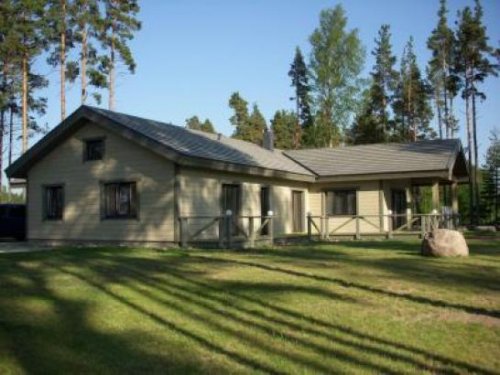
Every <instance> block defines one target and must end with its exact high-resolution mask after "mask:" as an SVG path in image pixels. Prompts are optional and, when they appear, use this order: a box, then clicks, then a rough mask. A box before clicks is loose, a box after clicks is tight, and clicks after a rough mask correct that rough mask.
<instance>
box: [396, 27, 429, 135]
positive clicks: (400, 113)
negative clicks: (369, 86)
mask: <svg viewBox="0 0 500 375" xmlns="http://www.w3.org/2000/svg"><path fill="white" fill-rule="evenodd" d="M398 82H399V83H398V86H397V88H396V91H395V98H394V102H393V112H394V116H395V131H394V134H393V140H395V141H413V142H414V141H416V140H418V139H424V138H433V137H435V135H436V134H435V132H434V130H433V129H432V128H431V126H430V121H431V119H432V109H431V106H430V103H429V96H430V87H429V85H428V84H427V83H426V82H425V80H424V79H423V78H422V74H421V72H420V68H419V67H418V64H417V57H416V56H415V52H414V49H413V38H412V37H410V40H409V41H408V43H407V44H406V46H405V49H404V53H403V57H402V59H401V71H400V78H399V81H398Z"/></svg>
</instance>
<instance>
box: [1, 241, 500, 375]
mask: <svg viewBox="0 0 500 375" xmlns="http://www.w3.org/2000/svg"><path fill="white" fill-rule="evenodd" d="M240 255H241V254H240ZM230 261H231V263H228V261H227V260H226V259H219V258H217V257H216V258H208V260H207V257H206V256H200V255H196V254H192V253H183V252H177V251H176V252H169V253H162V252H154V251H142V250H141V251H137V250H130V249H120V250H119V251H116V250H112V249H105V248H96V249H91V250H66V251H65V250H61V251H54V252H51V253H45V254H41V253H38V254H16V255H10V256H9V257H6V258H3V259H0V283H1V285H2V289H0V316H2V317H4V316H7V317H8V318H7V319H0V349H2V350H3V349H4V348H6V352H7V353H8V354H9V356H11V357H14V358H15V359H16V361H17V363H19V366H20V367H22V368H23V370H24V371H26V372H28V373H38V372H45V373H47V372H60V371H61V369H72V370H73V369H75V370H76V371H78V372H91V371H92V370H94V371H93V372H107V373H109V372H152V373H164V372H174V373H206V372H207V371H208V372H211V373H226V372H235V369H237V368H238V369H244V370H245V372H246V371H259V372H265V373H271V374H278V373H290V372H311V371H312V372H324V373H331V372H332V371H334V372H336V371H346V370H345V368H344V367H342V366H341V367H339V368H336V367H332V365H331V363H339V364H344V365H345V366H350V367H347V368H348V369H350V370H351V371H352V370H353V369H357V370H358V371H359V369H361V368H362V369H366V370H368V371H371V372H377V373H389V374H394V373H401V372H402V371H404V370H406V371H408V369H413V370H415V371H416V370H420V371H426V372H430V373H444V374H459V373H463V372H474V373H478V374H491V373H493V372H492V371H490V370H487V369H483V368H481V367H480V366H476V365H474V364H469V363H466V362H463V361H460V360H456V359H451V358H447V357H445V356H440V355H436V354H435V353H433V352H430V350H423V349H420V348H418V347H413V346H411V345H408V344H405V343H400V342H396V341H392V340H390V339H386V338H382V337H377V336H376V335H374V334H370V333H365V332H362V331H359V330H356V329H352V328H350V327H348V326H344V325H342V324H338V323H333V322H330V321H324V320H322V319H318V318H316V317H314V316H310V315H306V314H304V313H302V312H300V311H296V310H294V309H292V308H289V307H285V306H281V305H279V304H277V301H276V299H275V298H274V296H277V295H282V294H284V293H285V294H287V293H293V295H294V296H297V298H300V296H301V295H311V296H313V297H319V298H318V299H319V301H325V302H326V301H338V302H339V303H347V304H356V303H358V302H357V300H356V299H353V298H351V297H349V296H348V295H347V296H344V295H342V294H337V293H334V292H330V291H329V290H327V289H323V288H319V287H317V286H314V285H311V283H307V282H305V283H295V284H292V283H290V282H283V283H280V282H278V281H276V282H274V281H273V282H265V281H262V282H260V281H259V280H253V279H247V277H243V278H237V279H235V280H234V279H231V278H221V279H219V278H217V277H215V278H214V277H213V276H214V272H215V275H217V273H218V272H219V271H229V269H227V267H228V266H230V267H232V268H234V264H236V263H237V264H242V265H243V266H245V267H249V266H250V265H248V264H245V263H250V264H251V267H257V266H258V265H257V264H254V263H253V262H245V261H237V260H234V261H233V260H230ZM234 262H236V263H234ZM277 268H278V269H279V271H274V272H282V271H283V270H282V269H281V268H282V267H277ZM266 270H267V269H266ZM294 272H295V271H294ZM297 272H298V271H297ZM301 274H306V273H301ZM306 275H308V274H306ZM4 286H5V288H4ZM73 288H76V293H70V292H71V291H72V290H73ZM33 298H35V299H41V300H42V301H45V303H46V304H47V305H48V306H50V310H51V311H53V313H52V314H49V318H45V320H40V319H39V317H41V316H44V315H45V314H40V315H39V316H37V317H33V316H29V315H26V311H29V310H19V312H20V313H19V314H18V313H17V310H16V308H17V307H16V306H17V305H16V303H17V304H19V307H21V306H23V308H26V306H28V307H29V303H30V302H29V301H31V300H32V299H33ZM103 300H106V301H107V302H106V306H108V307H112V306H114V307H113V308H112V309H110V310H109V317H108V319H111V320H112V319H113V318H114V315H117V317H118V318H119V319H121V321H122V322H123V314H124V313H125V312H127V314H130V318H129V319H130V321H131V322H141V323H140V325H137V324H135V325H132V327H140V329H138V328H134V329H132V328H129V329H127V326H125V327H123V329H120V330H119V331H113V330H111V331H109V332H106V333H105V332H103V331H102V329H99V328H98V327H99V325H97V326H96V325H95V324H93V323H92V322H93V318H92V317H95V316H96V315H95V314H96V310H95V309H96V307H97V306H98V305H99V304H100V303H102V302H100V301H103ZM20 302H23V304H20ZM9 311H10V312H12V311H14V316H9V315H8V313H9ZM107 311H108V310H107ZM102 313H103V312H102V311H101V312H100V314H102ZM127 316H128V315H127ZM179 316H181V317H182V319H181V320H178V318H176V317H179ZM192 322H196V325H195V327H193V325H192ZM121 324H123V323H121ZM151 324H152V327H150V329H149V330H148V331H146V332H145V331H143V328H144V327H146V325H149V326H150V325H151ZM197 327H200V328H197ZM151 329H154V330H157V331H158V333H161V334H162V335H164V334H165V331H171V332H172V333H173V335H168V336H167V339H165V337H164V336H162V338H161V339H160V338H158V337H156V336H155V335H154V334H153V332H154V331H153V332H151ZM175 337H179V338H181V339H182V340H187V342H188V343H192V344H193V345H189V344H186V342H184V341H183V342H182V344H180V343H178V344H176V343H175V342H170V341H169V340H175V339H174V338H175ZM151 342H152V343H155V344H154V346H158V347H161V348H162V353H161V354H159V353H152V352H150V349H151ZM231 343H237V344H238V345H237V346H234V345H231ZM144 344H146V345H144ZM23 345H24V346H25V347H26V349H24V348H23ZM241 348H246V350H244V351H243V350H242V349H241ZM199 350H202V352H201V353H199V355H200V358H199V357H198V351H199ZM207 352H208V353H211V354H210V357H211V356H212V355H216V356H221V357H223V358H224V360H223V361H221V362H215V363H213V362H211V363H210V364H209V366H208V367H207V363H206V362H205V361H204V360H203V359H202V358H201V356H203V355H205V356H206V353H207ZM179 353H180V355H179ZM234 366H237V367H234ZM402 369H403V370H402Z"/></svg>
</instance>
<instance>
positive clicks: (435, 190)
mask: <svg viewBox="0 0 500 375" xmlns="http://www.w3.org/2000/svg"><path fill="white" fill-rule="evenodd" d="M439 206H440V205H439V181H434V182H433V183H432V209H433V210H437V211H439V208H440V207H439Z"/></svg>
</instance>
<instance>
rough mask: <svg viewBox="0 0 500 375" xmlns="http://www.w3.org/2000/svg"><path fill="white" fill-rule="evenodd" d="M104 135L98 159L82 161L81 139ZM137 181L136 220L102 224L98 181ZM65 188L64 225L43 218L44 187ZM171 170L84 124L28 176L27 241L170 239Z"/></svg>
mask: <svg viewBox="0 0 500 375" xmlns="http://www.w3.org/2000/svg"><path fill="white" fill-rule="evenodd" d="M101 136H104V137H106V140H105V142H106V143H105V147H106V151H105V157H104V160H102V161H91V162H85V163H84V162H83V160H82V155H83V145H84V143H83V142H82V140H83V139H86V138H93V137H101ZM112 180H130V181H136V182H137V191H138V197H139V218H138V219H124V220H123V219H122V220H102V219H101V215H100V181H112ZM59 183H62V184H64V190H65V209H64V219H63V220H62V221H46V220H43V213H42V189H43V188H42V186H43V185H46V184H59ZM173 184H174V168H173V164H172V163H170V162H168V161H166V160H165V159H164V158H161V157H159V156H157V155H156V154H153V153H152V152H150V151H148V150H147V149H145V148H143V147H141V146H138V145H136V144H134V143H132V142H130V141H128V140H125V139H124V138H122V137H119V136H116V135H114V134H113V133H110V132H108V131H105V130H104V129H103V128H101V127H99V126H96V125H93V124H87V125H86V126H84V127H83V128H81V129H80V130H79V131H77V132H76V133H75V134H74V135H73V136H71V137H70V138H68V139H67V140H66V141H65V142H64V143H63V144H61V145H60V146H59V147H57V148H55V149H54V150H53V151H52V152H51V153H50V154H48V155H47V156H46V157H44V158H43V159H42V160H40V161H39V162H38V163H37V164H35V165H34V166H33V168H32V169H30V171H29V173H28V238H29V239H50V240H57V239H64V240H87V241H89V240H90V241H91V240H117V241H173V239H174V237H173V235H174V231H173V220H174V214H173V212H174V209H173V207H174V205H173V202H174V200H173V199H174V197H173V191H174V189H173Z"/></svg>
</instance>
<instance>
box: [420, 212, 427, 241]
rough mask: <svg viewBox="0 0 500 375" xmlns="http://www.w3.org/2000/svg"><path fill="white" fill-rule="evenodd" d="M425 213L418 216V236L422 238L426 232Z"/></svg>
mask: <svg viewBox="0 0 500 375" xmlns="http://www.w3.org/2000/svg"><path fill="white" fill-rule="evenodd" d="M425 221H426V220H425V215H422V216H420V237H421V238H422V239H423V238H424V237H425V233H426V230H425V229H426V228H425V226H426V222H425Z"/></svg>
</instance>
